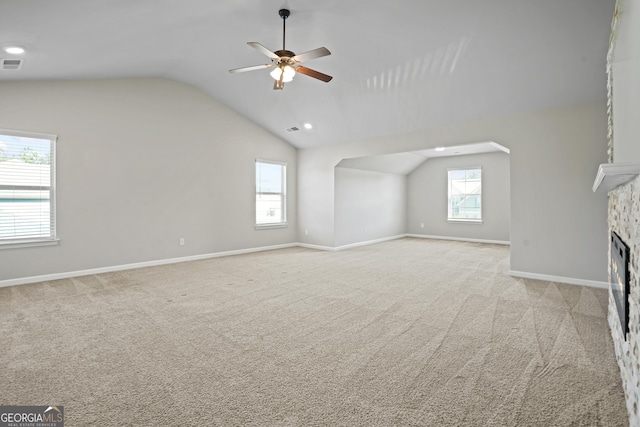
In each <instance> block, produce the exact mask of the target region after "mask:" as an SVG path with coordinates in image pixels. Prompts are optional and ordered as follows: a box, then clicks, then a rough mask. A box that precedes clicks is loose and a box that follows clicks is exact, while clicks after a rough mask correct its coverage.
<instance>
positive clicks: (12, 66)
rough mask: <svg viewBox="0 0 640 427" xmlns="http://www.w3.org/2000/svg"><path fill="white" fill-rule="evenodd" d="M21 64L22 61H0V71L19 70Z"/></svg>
mask: <svg viewBox="0 0 640 427" xmlns="http://www.w3.org/2000/svg"><path fill="white" fill-rule="evenodd" d="M23 62H24V59H0V64H2V66H1V67H0V69H2V70H19V69H20V68H22V63H23Z"/></svg>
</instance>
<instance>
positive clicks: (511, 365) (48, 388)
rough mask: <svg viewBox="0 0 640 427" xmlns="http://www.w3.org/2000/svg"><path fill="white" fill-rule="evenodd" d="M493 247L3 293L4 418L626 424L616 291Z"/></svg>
mask: <svg viewBox="0 0 640 427" xmlns="http://www.w3.org/2000/svg"><path fill="white" fill-rule="evenodd" d="M508 257H509V249H508V248H507V247H503V246H498V245H484V244H475V243H462V242H447V241H436V240H423V239H411V238H406V239H401V240H395V241H390V242H385V243H381V244H377V245H371V246H364V247H359V248H355V249H350V250H346V251H340V252H321V251H313V250H308V249H302V248H292V249H285V250H278V251H271V252H263V253H255V254H248V255H240V256H233V257H226V258H217V259H210V260H204V261H196V262H189V263H182V264H174V265H167V266H161V267H153V268H145V269H139V270H129V271H123V272H117V273H107V274H100V275H94V276H86V277H78V278H73V279H66V280H59V281H52V282H43V283H38V284H33V285H22V286H15V287H10V288H0V325H1V330H2V344H1V346H0V348H1V350H0V366H1V367H2V368H1V369H0V405H10V404H12V405H18V404H19V405H54V404H55V405H63V406H64V409H65V418H66V424H65V425H66V426H68V427H71V426H93V425H105V426H107V425H108V426H152V425H153V426H177V425H181V426H622V425H627V414H626V408H625V403H624V395H623V392H622V387H621V382H620V375H619V371H618V367H617V365H616V361H615V357H614V353H613V345H612V342H611V338H610V334H609V330H608V326H607V319H606V312H607V298H608V293H607V291H605V290H600V289H593V288H586V287H579V286H572V285H563V284H556V283H550V282H541V281H534V280H524V279H516V278H512V277H509V276H507V275H505V272H506V271H507V270H508Z"/></svg>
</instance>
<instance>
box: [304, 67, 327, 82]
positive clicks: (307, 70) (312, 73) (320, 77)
mask: <svg viewBox="0 0 640 427" xmlns="http://www.w3.org/2000/svg"><path fill="white" fill-rule="evenodd" d="M296 71H297V72H299V73H302V74H305V75H307V76H309V77H313V78H314V79H318V80H322V81H323V82H325V83H328V82H330V81H331V79H332V78H333V77H331V76H328V75H326V74H323V73H321V72H320V71H316V70H312V69H311V68H307V67H303V66H302V65H298V66H297V67H296Z"/></svg>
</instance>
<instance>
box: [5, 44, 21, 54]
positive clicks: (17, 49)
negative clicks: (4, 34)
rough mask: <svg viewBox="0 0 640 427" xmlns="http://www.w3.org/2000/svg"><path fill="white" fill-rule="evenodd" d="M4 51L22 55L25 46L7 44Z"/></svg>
mask: <svg viewBox="0 0 640 427" xmlns="http://www.w3.org/2000/svg"><path fill="white" fill-rule="evenodd" d="M4 51H5V52H7V53H11V54H14V55H20V54H22V53H24V48H23V47H22V46H7V47H5V48H4Z"/></svg>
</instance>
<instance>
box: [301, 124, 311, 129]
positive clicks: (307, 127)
mask: <svg viewBox="0 0 640 427" xmlns="http://www.w3.org/2000/svg"><path fill="white" fill-rule="evenodd" d="M303 126H304V128H305V129H313V125H312V124H311V123H305V124H304V125H303Z"/></svg>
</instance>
